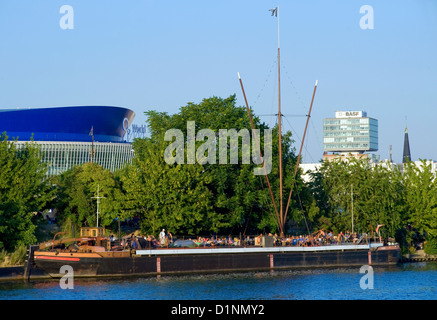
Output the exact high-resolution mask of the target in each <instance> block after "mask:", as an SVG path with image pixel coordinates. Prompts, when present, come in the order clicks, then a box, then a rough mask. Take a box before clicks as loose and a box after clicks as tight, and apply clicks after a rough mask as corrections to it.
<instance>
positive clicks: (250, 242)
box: [111, 229, 369, 249]
mask: <svg viewBox="0 0 437 320" xmlns="http://www.w3.org/2000/svg"><path fill="white" fill-rule="evenodd" d="M115 240H116V239H115V238H114V237H113V236H111V241H115ZM368 240H369V238H368V236H367V234H363V235H359V234H357V233H356V232H353V233H352V232H349V230H347V231H346V232H345V233H343V232H339V233H337V234H334V232H332V231H324V230H318V231H316V232H314V233H312V234H306V235H305V234H302V235H294V236H286V237H279V236H278V235H277V234H271V233H269V234H264V235H263V234H259V235H257V236H248V235H246V236H238V237H237V236H225V237H218V236H217V235H215V234H214V235H213V236H211V237H203V236H198V237H182V238H176V237H173V235H172V234H171V233H170V232H168V233H166V232H165V229H162V231H161V232H160V233H159V236H158V238H155V237H154V236H152V235H148V236H144V235H140V236H135V235H134V234H132V235H129V236H125V237H123V238H122V241H121V243H120V245H121V247H122V248H126V247H129V248H132V249H152V248H174V247H235V246H239V247H241V246H243V247H246V246H294V247H312V246H321V245H333V244H358V243H362V241H364V242H367V241H368ZM266 243H269V244H266Z"/></svg>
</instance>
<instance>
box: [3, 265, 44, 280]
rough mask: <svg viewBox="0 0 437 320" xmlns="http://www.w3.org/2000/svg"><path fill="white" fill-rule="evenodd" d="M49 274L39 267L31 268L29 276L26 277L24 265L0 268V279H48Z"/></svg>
mask: <svg viewBox="0 0 437 320" xmlns="http://www.w3.org/2000/svg"><path fill="white" fill-rule="evenodd" d="M48 278H50V276H49V275H48V274H47V273H45V272H44V271H42V270H40V269H32V270H31V272H30V274H29V278H28V279H26V277H25V271H24V266H14V267H3V268H0V281H10V280H29V279H30V280H32V279H48Z"/></svg>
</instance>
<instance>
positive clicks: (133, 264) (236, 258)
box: [34, 246, 400, 278]
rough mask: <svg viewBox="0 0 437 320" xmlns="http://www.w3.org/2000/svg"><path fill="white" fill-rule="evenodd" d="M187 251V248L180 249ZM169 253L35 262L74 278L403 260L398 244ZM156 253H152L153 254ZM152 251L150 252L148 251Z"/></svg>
mask: <svg viewBox="0 0 437 320" xmlns="http://www.w3.org/2000/svg"><path fill="white" fill-rule="evenodd" d="M179 250H188V249H179ZM231 250H233V249H230V250H229V252H227V253H219V252H218V250H217V253H210V252H208V253H206V251H205V253H187V251H185V252H184V253H182V252H183V251H179V252H181V253H174V251H177V250H172V251H173V253H169V252H168V251H169V250H167V251H166V250H165V249H163V250H159V249H158V250H151V251H149V250H146V252H143V254H140V255H132V256H129V257H96V256H95V255H94V256H92V257H87V256H86V255H82V256H81V257H78V258H76V259H71V258H70V259H65V260H63V259H62V257H58V258H57V259H47V258H42V256H41V255H36V257H35V259H34V265H35V266H36V267H37V268H39V269H42V270H44V271H45V272H47V273H48V274H50V276H52V277H55V278H57V277H63V276H65V273H61V271H60V268H61V267H62V266H63V265H69V266H71V267H72V270H73V271H74V274H73V275H74V277H106V276H110V277H113V276H143V275H144V276H147V275H169V274H196V273H220V272H235V271H266V270H281V269H304V268H327V267H355V266H356V267H361V266H363V265H372V266H387V265H395V264H397V263H398V262H399V259H400V250H399V247H396V246H392V247H380V248H375V250H343V251H342V250H326V251H299V252H269V251H268V250H266V251H264V252H262V251H259V252H236V253H230V252H232V251H231ZM151 252H153V254H152V253H151ZM147 253H149V254H147Z"/></svg>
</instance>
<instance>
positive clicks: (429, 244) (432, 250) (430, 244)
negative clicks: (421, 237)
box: [423, 238, 437, 254]
mask: <svg viewBox="0 0 437 320" xmlns="http://www.w3.org/2000/svg"><path fill="white" fill-rule="evenodd" d="M423 249H424V251H425V253H426V254H437V238H431V239H429V240H427V241H425V245H424V247H423Z"/></svg>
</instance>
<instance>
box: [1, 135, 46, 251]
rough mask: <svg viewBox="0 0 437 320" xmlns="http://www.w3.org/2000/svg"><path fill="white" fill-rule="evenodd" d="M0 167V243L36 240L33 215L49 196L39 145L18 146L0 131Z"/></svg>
mask: <svg viewBox="0 0 437 320" xmlns="http://www.w3.org/2000/svg"><path fill="white" fill-rule="evenodd" d="M0 168H1V170H0V247H3V246H4V248H6V249H7V250H10V249H13V248H14V247H16V246H19V245H28V244H31V243H35V242H36V237H35V234H34V233H35V228H36V226H35V224H34V222H33V221H32V220H33V217H34V216H35V215H36V213H38V212H40V211H41V210H42V209H43V208H44V207H45V204H46V203H47V201H49V200H50V197H51V192H50V191H49V186H48V183H47V181H46V179H45V174H46V171H47V168H46V165H45V164H43V163H41V158H40V150H39V148H38V146H37V145H35V144H34V143H32V142H29V143H26V144H24V145H22V146H17V144H16V143H15V142H14V141H9V140H8V137H7V136H6V134H5V133H4V134H2V135H1V137H0Z"/></svg>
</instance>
